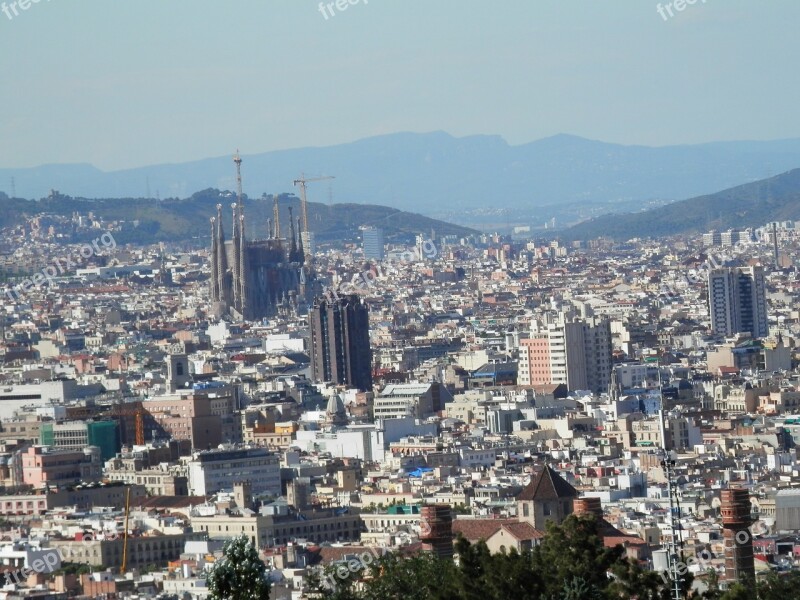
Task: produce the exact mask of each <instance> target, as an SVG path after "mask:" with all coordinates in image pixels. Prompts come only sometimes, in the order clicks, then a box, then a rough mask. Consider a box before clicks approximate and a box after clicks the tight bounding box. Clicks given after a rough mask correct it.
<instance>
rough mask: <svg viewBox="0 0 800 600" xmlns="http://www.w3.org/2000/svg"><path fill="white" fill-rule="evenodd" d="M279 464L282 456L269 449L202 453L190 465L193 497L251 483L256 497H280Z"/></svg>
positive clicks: (190, 482) (190, 490) (197, 454)
mask: <svg viewBox="0 0 800 600" xmlns="http://www.w3.org/2000/svg"><path fill="white" fill-rule="evenodd" d="M279 463H280V461H279V459H278V456H277V455H276V454H274V453H272V452H270V451H268V450H266V449H265V448H245V449H229V450H210V451H207V452H198V453H195V454H194V456H193V457H192V460H191V461H189V493H190V494H192V495H196V496H206V495H208V494H214V493H216V492H221V491H232V490H233V486H234V484H235V483H239V482H243V481H249V482H250V486H251V490H252V493H253V494H269V495H272V496H279V495H280V494H281V473H280V464H279Z"/></svg>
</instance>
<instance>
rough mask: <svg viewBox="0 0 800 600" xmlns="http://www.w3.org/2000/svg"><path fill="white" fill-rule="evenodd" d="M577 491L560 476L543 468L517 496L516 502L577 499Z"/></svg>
mask: <svg viewBox="0 0 800 600" xmlns="http://www.w3.org/2000/svg"><path fill="white" fill-rule="evenodd" d="M577 497H578V491H577V490H576V489H575V488H574V487H572V486H571V485H570V484H569V483H568V482H567V481H566V480H565V479H564V478H563V477H561V475H559V474H558V473H556V472H555V471H554V470H553V469H551V468H550V467H548V466H545V468H544V469H542V471H541V472H539V473H537V474H536V475H534V477H533V479H531V482H530V483H529V484H528V485H527V486H525V488H524V489H523V490H522V491H521V492H520V493H519V495H518V496H517V500H537V501H538V500H558V499H559V498H577Z"/></svg>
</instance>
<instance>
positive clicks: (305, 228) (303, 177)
mask: <svg viewBox="0 0 800 600" xmlns="http://www.w3.org/2000/svg"><path fill="white" fill-rule="evenodd" d="M325 179H336V178H335V177H333V176H332V175H323V176H322V177H306V175H305V173H301V174H300V179H295V180H294V185H295V186H297V185H298V184H299V185H300V210H301V212H302V213H303V231H308V201H307V200H306V184H307V183H311V182H312V181H324V180H325Z"/></svg>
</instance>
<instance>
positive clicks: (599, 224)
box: [564, 169, 800, 240]
mask: <svg viewBox="0 0 800 600" xmlns="http://www.w3.org/2000/svg"><path fill="white" fill-rule="evenodd" d="M784 220H790V221H795V220H800V169H794V170H792V171H788V172H786V173H782V174H780V175H777V176H775V177H769V178H767V179H763V180H761V181H755V182H753V183H747V184H744V185H739V186H736V187H733V188H730V189H727V190H723V191H721V192H717V193H716V194H709V195H705V196H698V197H696V198H690V199H688V200H681V201H679V202H673V203H672V204H668V205H667V206H662V207H660V208H655V209H652V210H646V211H643V212H637V213H632V214H614V215H604V216H602V217H598V218H596V219H592V220H590V221H585V222H583V223H580V224H578V225H576V226H574V227H571V228H569V229H567V230H566V231H565V232H564V237H566V238H568V239H592V238H596V237H600V236H606V237H611V238H614V239H618V240H626V239H631V238H633V237H658V236H666V235H674V234H679V233H701V232H703V233H704V232H706V231H709V230H711V229H717V230H720V231H724V230H726V229H731V228H733V229H743V228H745V227H756V226H760V225H764V224H766V223H768V222H770V221H784Z"/></svg>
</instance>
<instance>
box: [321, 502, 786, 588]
mask: <svg viewBox="0 0 800 600" xmlns="http://www.w3.org/2000/svg"><path fill="white" fill-rule="evenodd" d="M600 527H601V524H600V523H599V522H598V521H597V520H596V519H595V518H594V517H592V516H586V517H575V516H571V517H569V518H567V519H566V520H565V521H564V522H563V523H562V524H561V525H559V526H551V527H549V528H548V531H547V535H546V536H545V538H544V539H543V540H542V543H541V545H539V546H537V547H536V548H534V549H533V550H526V551H523V552H517V551H516V550H515V549H512V550H510V551H509V552H508V553H499V554H491V553H490V552H489V549H488V548H487V546H486V544H485V543H483V542H479V543H477V544H470V543H469V542H468V541H467V540H465V539H463V538H459V539H458V540H457V541H456V543H455V551H456V555H457V556H458V560H457V562H454V561H453V560H449V559H440V558H437V557H436V556H434V555H432V554H428V553H417V554H413V555H411V556H401V555H399V554H397V553H393V552H392V553H388V554H385V555H384V556H381V557H377V558H376V559H375V561H374V562H371V564H369V565H368V566H367V565H364V567H363V568H359V569H356V570H354V571H353V572H349V573H348V572H346V571H347V570H346V569H345V570H343V571H342V574H343V575H344V577H342V578H340V579H335V580H334V579H331V578H330V574H331V573H332V572H334V571H335V570H334V569H329V570H328V571H327V572H326V574H325V576H326V577H329V579H328V581H329V582H334V583H335V585H332V584H331V583H329V584H328V585H327V586H324V585H313V586H309V587H310V591H312V593H311V594H309V598H315V599H325V600H508V599H511V600H595V599H597V600H611V599H614V600H616V599H619V600H623V599H624V600H630V599H631V598H636V599H637V600H669V598H670V592H669V586H668V582H667V583H665V582H664V580H663V579H662V578H661V577H660V576H659V575H658V574H657V573H653V572H651V571H646V570H644V569H642V568H641V567H640V566H639V565H637V564H635V563H634V562H632V561H630V560H628V559H627V558H626V557H625V551H624V550H623V548H622V547H621V546H617V547H614V548H606V547H605V545H604V544H603V536H602V531H601V530H600ZM784 600H786V599H784Z"/></svg>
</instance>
